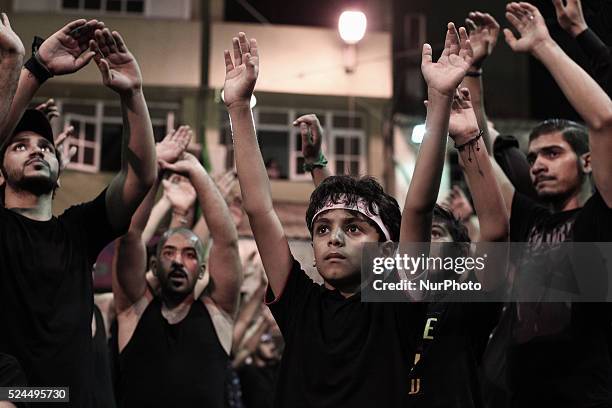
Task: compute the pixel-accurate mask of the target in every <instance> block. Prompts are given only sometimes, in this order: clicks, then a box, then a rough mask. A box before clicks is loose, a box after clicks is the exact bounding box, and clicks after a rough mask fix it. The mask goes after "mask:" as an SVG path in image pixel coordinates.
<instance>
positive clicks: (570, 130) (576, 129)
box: [529, 119, 590, 156]
mask: <svg viewBox="0 0 612 408" xmlns="http://www.w3.org/2000/svg"><path fill="white" fill-rule="evenodd" d="M556 132H561V136H563V139H564V140H565V141H566V142H567V143H568V144H569V145H570V146H571V147H572V150H574V153H576V155H577V156H580V155H583V154H585V153H588V152H589V150H590V149H589V134H588V131H587V128H586V127H584V126H583V125H581V124H579V123H576V122H573V121H571V120H567V119H547V120H545V121H543V122H540V123H539V124H538V125H537V126H536V127H534V128H533V129H532V130H531V133H529V142H531V141H532V140H534V139H537V138H538V137H540V136H542V135H546V134H550V133H556Z"/></svg>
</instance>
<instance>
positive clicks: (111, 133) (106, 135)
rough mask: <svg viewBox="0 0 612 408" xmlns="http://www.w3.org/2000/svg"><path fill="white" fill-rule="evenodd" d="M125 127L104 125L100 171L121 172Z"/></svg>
mask: <svg viewBox="0 0 612 408" xmlns="http://www.w3.org/2000/svg"><path fill="white" fill-rule="evenodd" d="M122 133H123V125H121V124H111V123H104V124H102V151H101V155H100V171H119V170H120V169H121V135H122Z"/></svg>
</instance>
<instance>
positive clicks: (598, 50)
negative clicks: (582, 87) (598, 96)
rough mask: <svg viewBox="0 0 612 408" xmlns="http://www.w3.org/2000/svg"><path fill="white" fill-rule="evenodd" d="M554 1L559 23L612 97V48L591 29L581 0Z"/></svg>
mask: <svg viewBox="0 0 612 408" xmlns="http://www.w3.org/2000/svg"><path fill="white" fill-rule="evenodd" d="M563 3H564V2H563V1H562V0H553V4H554V5H555V12H556V13H557V21H558V22H559V25H560V26H561V27H562V28H563V29H564V30H565V31H567V33H568V34H569V35H571V36H572V37H573V38H575V39H576V42H577V43H578V45H579V46H580V48H581V49H582V51H583V52H584V54H585V55H586V56H587V57H588V59H589V63H590V66H591V70H592V73H593V77H594V79H595V80H596V81H597V83H598V84H599V85H601V87H602V88H603V90H604V91H606V93H607V94H608V96H612V48H611V47H608V46H607V45H606V44H605V43H604V42H603V41H601V39H600V38H599V37H598V36H597V34H595V32H594V31H593V30H591V29H590V28H589V26H588V25H587V22H586V20H585V18H584V14H583V12H582V3H581V1H580V0H567V1H565V4H563Z"/></svg>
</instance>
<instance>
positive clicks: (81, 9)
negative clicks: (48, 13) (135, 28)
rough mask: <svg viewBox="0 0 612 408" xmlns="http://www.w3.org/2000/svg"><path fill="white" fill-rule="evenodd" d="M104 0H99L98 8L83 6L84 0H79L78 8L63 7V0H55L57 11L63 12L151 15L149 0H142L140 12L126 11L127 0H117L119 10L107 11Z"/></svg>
mask: <svg viewBox="0 0 612 408" xmlns="http://www.w3.org/2000/svg"><path fill="white" fill-rule="evenodd" d="M106 1H107V0H100V9H86V8H85V0H79V7H78V8H75V9H73V8H64V6H63V0H57V11H58V12H59V13H65V14H83V13H95V14H103V15H110V16H126V17H134V16H143V17H149V16H150V15H151V5H150V4H149V3H150V0H143V5H142V13H135V12H132V11H130V12H128V11H127V1H128V0H119V1H121V11H108V10H106Z"/></svg>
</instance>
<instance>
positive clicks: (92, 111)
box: [62, 103, 96, 117]
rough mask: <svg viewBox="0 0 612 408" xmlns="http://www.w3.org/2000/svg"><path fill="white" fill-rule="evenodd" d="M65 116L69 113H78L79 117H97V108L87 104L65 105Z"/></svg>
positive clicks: (63, 108)
mask: <svg viewBox="0 0 612 408" xmlns="http://www.w3.org/2000/svg"><path fill="white" fill-rule="evenodd" d="M62 110H63V113H64V115H65V114H67V113H77V114H79V115H86V116H92V117H93V116H95V115H96V106H95V105H91V104H87V103H81V104H77V103H65V104H64V106H63V107H62Z"/></svg>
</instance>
